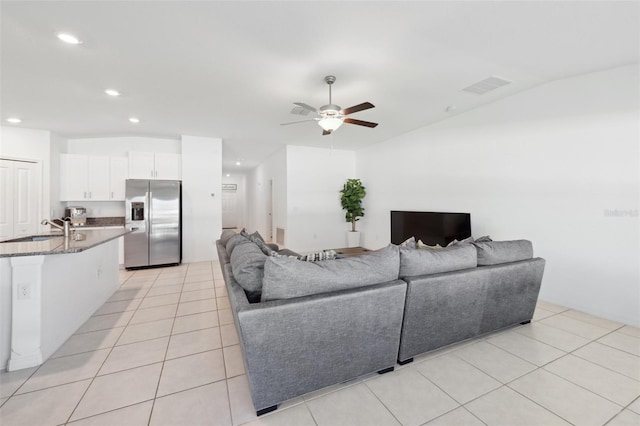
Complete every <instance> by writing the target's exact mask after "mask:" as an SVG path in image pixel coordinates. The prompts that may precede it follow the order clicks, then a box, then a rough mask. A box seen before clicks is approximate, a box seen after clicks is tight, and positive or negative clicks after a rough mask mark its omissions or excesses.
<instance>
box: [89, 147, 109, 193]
mask: <svg viewBox="0 0 640 426" xmlns="http://www.w3.org/2000/svg"><path fill="white" fill-rule="evenodd" d="M88 163H89V173H88V174H87V178H86V182H87V192H88V193H89V197H88V198H89V199H91V200H109V199H110V198H111V197H110V196H111V178H110V175H111V162H110V158H109V157H98V156H95V155H90V156H89V158H88Z"/></svg>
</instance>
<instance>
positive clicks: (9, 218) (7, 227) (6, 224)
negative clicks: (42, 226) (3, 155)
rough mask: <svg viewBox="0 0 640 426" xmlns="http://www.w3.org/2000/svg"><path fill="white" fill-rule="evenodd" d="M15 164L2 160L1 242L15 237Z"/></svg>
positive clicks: (0, 168)
mask: <svg viewBox="0 0 640 426" xmlns="http://www.w3.org/2000/svg"><path fill="white" fill-rule="evenodd" d="M13 163H14V161H9V160H0V200H1V201H2V202H0V240H8V239H9V238H12V237H13V188H14V184H13V173H14V164H13Z"/></svg>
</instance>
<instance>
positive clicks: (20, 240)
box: [0, 235, 63, 243]
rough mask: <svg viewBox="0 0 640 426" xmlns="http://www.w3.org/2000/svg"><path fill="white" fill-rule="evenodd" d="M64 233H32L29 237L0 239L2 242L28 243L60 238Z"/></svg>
mask: <svg viewBox="0 0 640 426" xmlns="http://www.w3.org/2000/svg"><path fill="white" fill-rule="evenodd" d="M62 236H63V235H31V236H29V237H20V238H14V239H12V240H5V241H0V242H1V243H28V242H32V241H46V240H50V239H52V238H60V237H62Z"/></svg>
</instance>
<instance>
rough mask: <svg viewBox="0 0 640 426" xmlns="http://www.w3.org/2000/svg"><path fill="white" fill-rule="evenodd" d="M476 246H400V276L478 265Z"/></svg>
mask: <svg viewBox="0 0 640 426" xmlns="http://www.w3.org/2000/svg"><path fill="white" fill-rule="evenodd" d="M477 262H478V258H477V254H476V248H475V247H474V246H473V245H471V244H457V245H454V246H451V247H443V248H438V249H430V248H421V249H419V250H410V249H406V248H400V277H414V276H418V275H427V274H439V273H441V272H449V271H458V270H461V269H468V268H475V267H476V266H478V263H477Z"/></svg>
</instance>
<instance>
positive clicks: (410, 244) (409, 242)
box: [400, 237, 416, 249]
mask: <svg viewBox="0 0 640 426" xmlns="http://www.w3.org/2000/svg"><path fill="white" fill-rule="evenodd" d="M400 247H406V248H410V249H414V248H416V237H411V238H407V239H406V240H404V241H403V242H401V243H400Z"/></svg>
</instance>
